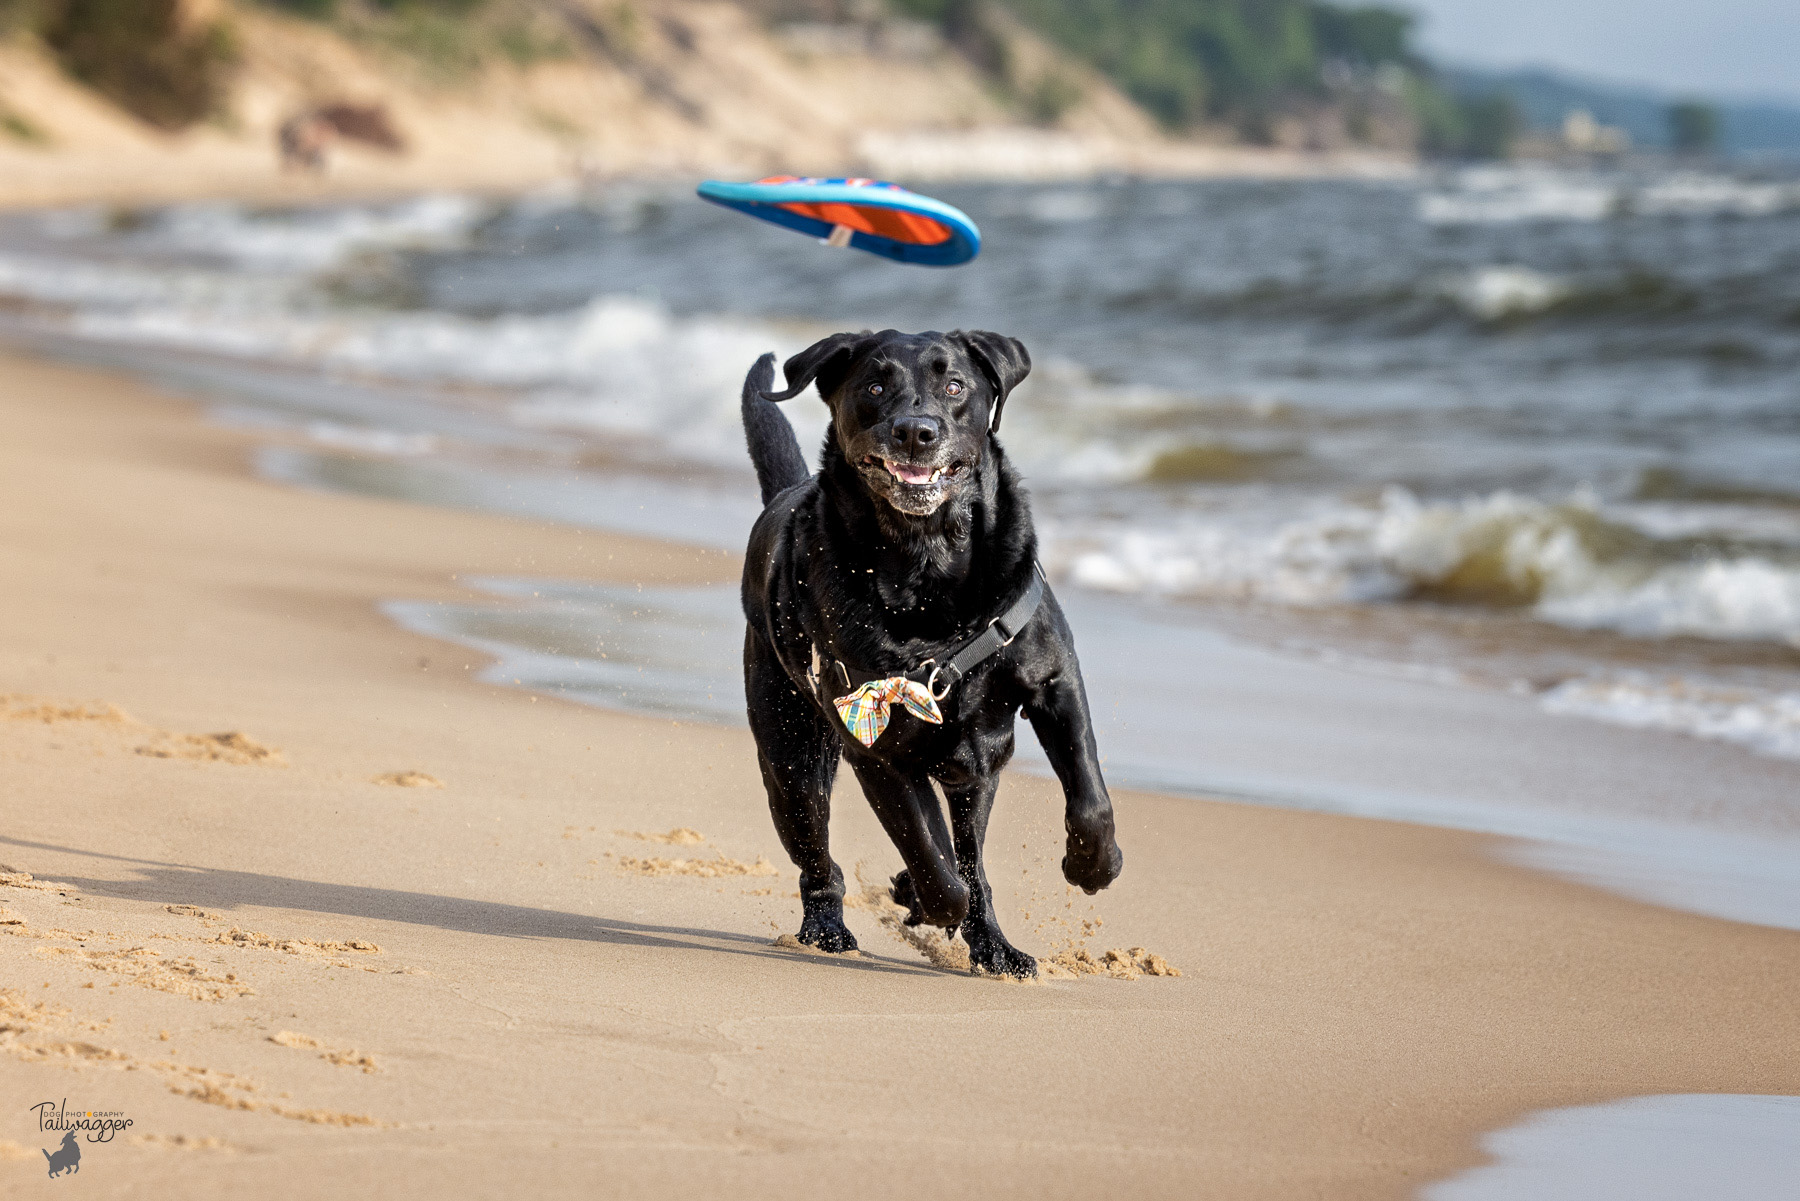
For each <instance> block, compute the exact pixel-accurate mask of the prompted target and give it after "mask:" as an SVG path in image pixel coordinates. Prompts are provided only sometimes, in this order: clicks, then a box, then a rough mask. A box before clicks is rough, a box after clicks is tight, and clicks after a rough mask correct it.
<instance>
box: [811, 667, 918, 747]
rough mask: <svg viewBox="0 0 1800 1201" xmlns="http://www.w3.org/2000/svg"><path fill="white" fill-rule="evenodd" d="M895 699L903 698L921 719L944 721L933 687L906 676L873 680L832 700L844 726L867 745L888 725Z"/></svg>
mask: <svg viewBox="0 0 1800 1201" xmlns="http://www.w3.org/2000/svg"><path fill="white" fill-rule="evenodd" d="M895 701H900V702H903V703H904V704H905V705H906V711H907V712H908V713H911V714H912V715H913V716H914V717H916V718H918V719H919V720H920V721H928V722H930V723H931V724H932V725H934V726H941V725H943V724H944V714H943V711H942V710H940V709H939V708H938V703H937V701H936V700H935V699H934V698H933V697H932V695H931V690H930V689H929V688H927V687H925V685H923V684H921V683H919V682H918V681H916V680H909V679H907V678H906V677H905V676H889V677H888V678H887V679H885V680H870V681H869V682H868V683H867V684H864V685H863V686H862V687H861V688H858V689H857V690H856V691H855V692H852V693H851V694H850V695H849V696H840V697H838V698H837V699H836V700H834V701H832V702H831V703H832V704H833V705H836V706H837V711H838V716H839V717H841V718H843V719H844V728H845V729H846V730H849V731H850V733H851V734H853V735H855V737H856V740H857V741H858V742H860V743H862V744H863V745H864V746H874V745H875V740H876V739H877V738H880V737H881V732H882V731H883V730H885V729H887V725H888V716H889V713H888V709H889V707H890V706H891V705H893V703H894V702H895Z"/></svg>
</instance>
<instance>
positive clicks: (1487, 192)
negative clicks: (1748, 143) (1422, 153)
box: [1419, 166, 1800, 225]
mask: <svg viewBox="0 0 1800 1201" xmlns="http://www.w3.org/2000/svg"><path fill="white" fill-rule="evenodd" d="M1795 208H1800V184H1794V183H1775V182H1769V181H1762V180H1742V179H1737V178H1734V177H1732V176H1729V175H1716V174H1703V173H1700V172H1694V171H1681V172H1675V173H1670V174H1666V175H1660V176H1651V177H1648V178H1639V177H1628V176H1620V175H1603V174H1598V173H1593V172H1577V171H1568V170H1558V169H1556V168H1552V167H1543V166H1505V167H1474V168H1469V169H1467V170H1464V171H1461V172H1458V173H1456V174H1455V175H1453V176H1451V177H1450V178H1449V179H1447V180H1446V181H1445V182H1444V183H1443V184H1442V185H1441V186H1439V187H1437V188H1435V189H1432V190H1429V191H1425V192H1422V193H1420V195H1419V216H1420V218H1421V219H1423V220H1425V221H1428V222H1431V223H1432V224H1436V225H1475V224H1481V225H1492V224H1506V223H1512V222H1520V221H1599V220H1603V219H1605V218H1608V217H1616V216H1626V215H1630V214H1636V213H1642V214H1673V215H1684V216H1731V217H1767V216H1773V215H1775V214H1778V213H1784V212H1789V211H1791V210H1793V209H1795Z"/></svg>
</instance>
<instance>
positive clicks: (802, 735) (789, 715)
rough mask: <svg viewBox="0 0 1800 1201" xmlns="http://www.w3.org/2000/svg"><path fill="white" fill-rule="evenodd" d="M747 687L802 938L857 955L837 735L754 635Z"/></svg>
mask: <svg viewBox="0 0 1800 1201" xmlns="http://www.w3.org/2000/svg"><path fill="white" fill-rule="evenodd" d="M744 689H745V693H746V695H747V697H748V701H749V715H750V732H751V733H752V734H754V735H755V736H756V759H757V763H758V764H759V765H760V766H761V768H762V777H763V787H764V788H765V789H767V790H768V794H769V813H770V815H771V816H773V817H774V819H775V833H776V834H778V835H779V836H780V837H781V845H782V847H783V848H784V849H785V850H786V851H787V853H788V858H789V859H792V860H793V861H794V866H795V867H797V868H799V869H800V905H801V908H802V910H803V911H804V916H803V917H802V919H801V922H800V933H799V934H798V935H797V936H796V937H798V938H799V940H800V941H801V942H803V943H805V944H806V945H807V946H810V947H817V948H818V949H819V950H821V951H831V952H834V953H835V952H839V951H854V950H856V936H855V935H853V934H851V933H850V930H849V928H848V927H847V926H845V925H844V873H843V871H842V870H841V869H839V867H838V865H837V864H836V863H833V862H832V860H831V836H830V825H831V785H832V781H834V780H835V779H837V768H838V738H837V732H836V731H834V730H833V729H832V728H831V727H830V726H829V725H827V724H825V719H824V718H823V717H821V716H820V715H819V712H818V710H816V709H814V708H813V706H812V705H811V704H810V703H809V702H808V701H807V699H806V697H805V696H803V695H802V694H801V693H800V690H799V689H798V688H796V687H795V686H794V682H793V681H792V680H790V679H789V678H788V675H787V673H786V672H785V671H783V670H782V669H781V664H780V663H779V662H778V661H777V660H776V658H775V652H774V650H773V649H772V648H771V647H770V646H769V644H768V643H767V642H766V641H764V640H763V639H762V638H761V637H760V636H759V635H758V634H757V633H756V631H754V630H751V631H748V632H747V633H746V635H745V638H744Z"/></svg>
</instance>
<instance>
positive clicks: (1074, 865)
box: [1062, 831, 1125, 895]
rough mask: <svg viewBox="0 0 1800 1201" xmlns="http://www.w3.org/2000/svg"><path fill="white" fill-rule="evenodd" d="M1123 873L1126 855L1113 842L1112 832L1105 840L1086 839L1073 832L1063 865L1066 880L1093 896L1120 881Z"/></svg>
mask: <svg viewBox="0 0 1800 1201" xmlns="http://www.w3.org/2000/svg"><path fill="white" fill-rule="evenodd" d="M1124 870H1125V852H1123V851H1121V850H1120V849H1119V844H1118V843H1116V842H1114V841H1113V839H1112V834H1111V832H1110V831H1109V832H1108V833H1107V834H1106V836H1105V837H1103V838H1094V837H1085V838H1084V837H1081V836H1079V835H1077V834H1075V833H1074V832H1073V831H1071V832H1070V834H1069V843H1068V849H1067V851H1066V852H1065V853H1064V855H1063V861H1062V873H1063V879H1065V880H1067V881H1068V882H1069V883H1071V884H1073V885H1075V887H1077V888H1079V889H1081V890H1082V891H1083V892H1086V893H1088V894H1090V895H1091V894H1093V893H1096V892H1099V891H1100V890H1101V889H1102V888H1105V887H1106V886H1107V885H1108V884H1111V883H1112V882H1113V881H1114V880H1117V879H1118V878H1119V873H1120V872H1122V871H1124Z"/></svg>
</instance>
